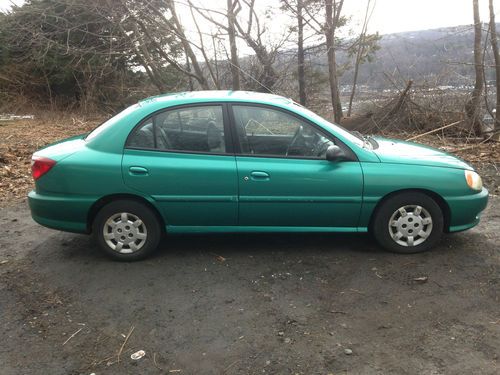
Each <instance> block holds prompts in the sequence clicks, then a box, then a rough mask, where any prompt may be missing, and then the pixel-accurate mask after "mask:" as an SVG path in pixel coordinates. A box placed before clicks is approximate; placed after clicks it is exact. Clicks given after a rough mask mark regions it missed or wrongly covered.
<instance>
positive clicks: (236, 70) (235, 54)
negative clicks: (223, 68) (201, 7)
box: [226, 0, 241, 90]
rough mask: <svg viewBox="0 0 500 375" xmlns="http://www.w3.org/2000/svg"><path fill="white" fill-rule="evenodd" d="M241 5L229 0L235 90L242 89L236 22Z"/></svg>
mask: <svg viewBox="0 0 500 375" xmlns="http://www.w3.org/2000/svg"><path fill="white" fill-rule="evenodd" d="M239 9H241V6H240V5H239V3H238V1H237V0H227V29H226V30H227V36H228V38H229V47H230V48H229V49H230V51H231V59H230V64H231V76H232V79H233V90H240V89H241V85H240V70H241V69H240V62H239V59H238V49H237V46H236V29H235V27H234V23H235V20H236V14H237V13H238V11H239Z"/></svg>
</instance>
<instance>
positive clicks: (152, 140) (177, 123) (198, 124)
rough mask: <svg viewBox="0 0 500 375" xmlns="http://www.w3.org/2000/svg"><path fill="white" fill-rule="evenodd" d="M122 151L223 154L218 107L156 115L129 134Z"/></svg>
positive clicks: (194, 108)
mask: <svg viewBox="0 0 500 375" xmlns="http://www.w3.org/2000/svg"><path fill="white" fill-rule="evenodd" d="M126 147H130V148H144V149H156V150H164V151H183V152H207V153H225V152H226V144H225V134H224V121H223V115H222V106H220V105H213V106H199V107H186V108H178V109H173V110H167V111H164V112H160V113H157V114H156V115H154V116H152V117H151V118H149V119H147V120H146V121H144V122H143V123H142V124H141V125H140V126H139V127H137V128H135V129H134V130H133V133H132V134H131V135H130V136H129V138H128V141H127V146H126Z"/></svg>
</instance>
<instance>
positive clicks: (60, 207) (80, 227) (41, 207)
mask: <svg viewBox="0 0 500 375" xmlns="http://www.w3.org/2000/svg"><path fill="white" fill-rule="evenodd" d="M94 202H95V199H94V198H91V197H81V196H72V195H65V196H60V195H45V194H38V193H37V192H36V191H35V190H33V191H31V192H30V193H29V194H28V203H29V207H30V210H31V217H32V218H33V220H35V221H36V222H37V223H38V224H41V225H43V226H45V227H48V228H52V229H57V230H62V231H66V232H75V233H89V228H88V225H87V219H88V213H89V210H90V208H91V207H92V205H93V204H94Z"/></svg>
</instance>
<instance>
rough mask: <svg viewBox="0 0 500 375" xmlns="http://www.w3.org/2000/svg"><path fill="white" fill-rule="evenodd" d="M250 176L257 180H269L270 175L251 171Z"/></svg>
mask: <svg viewBox="0 0 500 375" xmlns="http://www.w3.org/2000/svg"><path fill="white" fill-rule="evenodd" d="M250 176H251V177H252V180H259V181H265V180H269V178H270V177H271V176H269V173H267V172H262V171H253V172H252V173H250Z"/></svg>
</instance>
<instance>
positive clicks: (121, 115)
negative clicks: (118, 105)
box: [85, 104, 139, 141]
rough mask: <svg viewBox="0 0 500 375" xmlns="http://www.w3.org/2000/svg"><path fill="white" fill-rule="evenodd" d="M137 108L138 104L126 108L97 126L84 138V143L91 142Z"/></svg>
mask: <svg viewBox="0 0 500 375" xmlns="http://www.w3.org/2000/svg"><path fill="white" fill-rule="evenodd" d="M137 107H139V104H134V105H131V106H130V107H128V108H125V109H124V110H123V111H121V112H120V113H118V114H117V115H115V116H113V117H111V118H110V119H109V120H107V121H105V122H103V123H102V124H101V125H99V126H98V127H97V128H95V129H94V130H92V131H91V132H90V133H89V134H88V135H87V136H86V137H85V140H86V141H91V140H92V139H94V138H95V137H97V136H98V135H99V134H101V133H102V132H103V131H104V130H106V129H107V128H109V127H110V126H111V125H114V124H116V123H117V122H118V121H120V120H121V119H122V118H124V117H125V116H127V115H128V114H130V113H132V112H133V111H134V110H135V109H136V108H137Z"/></svg>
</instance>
